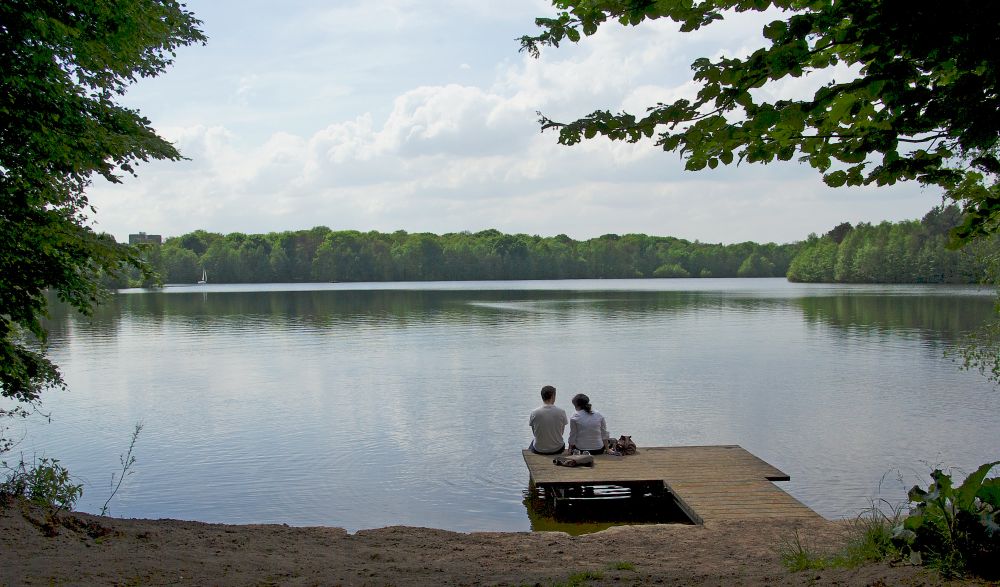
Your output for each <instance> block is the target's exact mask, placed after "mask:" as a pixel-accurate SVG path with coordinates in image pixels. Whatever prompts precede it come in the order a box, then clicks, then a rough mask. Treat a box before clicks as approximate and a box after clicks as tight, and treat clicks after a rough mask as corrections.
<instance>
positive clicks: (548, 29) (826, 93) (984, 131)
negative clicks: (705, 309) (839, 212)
mask: <svg viewBox="0 0 1000 587" xmlns="http://www.w3.org/2000/svg"><path fill="white" fill-rule="evenodd" d="M553 5H554V6H555V7H556V8H557V9H558V10H559V11H560V12H559V13H558V15H557V16H556V17H554V18H538V19H536V21H535V22H536V24H537V25H538V26H539V27H540V28H541V32H540V33H539V34H537V35H535V36H530V35H526V36H524V37H522V38H521V49H522V51H526V52H528V53H529V54H531V55H533V56H536V57H537V56H539V55H540V51H541V48H542V47H544V46H550V47H558V46H559V44H560V43H561V42H562V41H564V40H568V41H571V42H574V43H575V42H579V41H580V40H581V38H582V36H589V35H593V34H594V33H596V32H597V30H598V29H599V28H600V27H601V26H604V25H606V24H608V23H610V22H613V21H617V22H618V23H620V24H621V25H631V26H635V25H638V24H640V23H642V22H643V21H647V20H656V19H668V20H672V21H674V22H676V23H678V24H679V25H680V31H681V32H682V33H684V32H691V31H694V30H697V29H700V28H702V27H705V26H709V25H711V24H712V23H713V22H715V21H720V20H723V19H724V18H726V17H732V16H733V15H734V14H735V13H741V12H751V11H756V12H764V11H767V10H773V9H777V10H779V11H780V12H778V13H777V14H779V15H780V18H778V19H776V20H774V21H772V22H770V23H769V24H767V25H766V26H765V27H764V28H763V37H764V39H763V42H764V44H765V46H763V47H760V48H758V49H756V50H755V51H753V52H752V53H751V54H750V55H749V56H747V57H745V58H731V57H721V58H719V59H716V60H712V59H708V58H704V57H703V58H699V59H697V60H696V61H695V62H694V63H693V65H692V68H693V70H694V80H695V81H696V82H698V84H699V86H700V89H699V91H698V94H697V97H696V98H695V99H694V100H687V99H680V100H676V101H674V102H672V103H669V104H665V103H659V104H656V105H653V106H651V107H649V108H648V110H647V112H646V114H645V115H644V116H636V115H634V114H630V113H627V112H620V113H617V114H613V113H611V112H610V111H608V110H597V111H595V112H593V113H591V114H589V115H587V116H585V117H583V118H580V119H578V120H575V121H571V122H556V121H553V120H551V119H549V118H547V117H545V116H542V118H541V121H540V122H541V126H542V129H543V130H544V129H557V130H558V131H559V142H560V143H562V144H565V145H573V144H576V143H578V142H580V141H581V140H583V139H585V138H588V139H589V138H592V137H594V136H597V135H603V136H606V137H608V138H610V139H613V140H624V141H628V142H636V141H639V140H641V139H643V138H650V137H654V136H655V137H656V142H657V145H658V146H659V147H661V148H663V149H664V150H666V151H678V152H680V153H681V155H682V156H683V157H684V158H685V159H686V168H687V169H689V170H700V169H704V168H705V167H709V168H712V169H714V168H716V167H717V166H718V165H719V164H720V163H722V164H724V165H729V164H731V163H733V162H734V161H738V162H741V161H746V162H749V163H768V162H771V161H774V160H782V161H787V160H790V159H792V158H793V157H795V156H799V158H800V160H802V161H804V162H807V163H808V164H809V165H810V166H812V167H813V168H815V169H817V170H818V171H820V172H821V173H822V174H823V179H824V181H825V182H826V183H827V184H828V185H830V186H833V187H839V186H843V185H850V186H858V185H869V184H875V185H880V186H882V185H892V184H894V183H896V182H899V181H906V180H916V181H918V182H920V183H922V184H924V185H934V186H939V187H941V188H943V189H944V190H945V192H946V193H947V195H948V196H949V197H951V198H952V199H954V200H955V201H957V202H960V203H962V204H963V212H965V214H966V216H965V223H964V224H963V225H962V226H960V227H958V228H957V229H956V231H955V232H954V237H955V241H956V243H964V242H965V241H967V240H969V239H971V238H973V237H976V236H978V235H982V234H989V233H992V232H994V231H995V230H996V228H997V224H998V222H1000V185H998V183H997V180H998V177H1000V160H998V141H1000V115H998V112H1000V63H998V62H997V60H996V59H995V56H994V55H995V51H996V46H997V45H998V44H1000V4H997V3H992V2H979V1H976V0H957V1H954V2H937V3H930V2H919V3H912V2H902V1H901V0H888V1H886V0H882V1H877V0H836V1H835V0H813V1H809V2H806V1H803V0H762V1H748V0H705V1H702V2H696V3H692V2H685V1H682V0H602V1H600V2H595V1H593V0H553ZM834 66H846V67H848V68H849V71H851V72H854V73H853V74H851V75H850V76H849V77H848V79H846V80H843V81H830V82H829V83H826V84H824V85H822V87H820V88H819V89H817V90H815V92H814V93H813V95H812V96H811V97H810V98H808V99H795V98H793V97H791V96H789V97H783V98H779V99H775V100H770V101H769V100H767V99H765V98H764V96H765V95H766V94H765V92H763V91H760V90H761V89H762V88H765V87H767V88H768V89H770V90H773V91H776V92H779V93H780V92H781V90H782V88H781V87H779V86H777V82H781V81H784V80H787V79H789V78H799V77H803V76H808V75H810V74H814V73H816V72H821V71H823V70H829V69H830V68H833V67H834Z"/></svg>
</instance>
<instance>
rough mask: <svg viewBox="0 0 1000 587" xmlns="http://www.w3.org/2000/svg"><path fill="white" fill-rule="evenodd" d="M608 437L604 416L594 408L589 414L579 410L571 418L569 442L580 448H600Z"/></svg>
mask: <svg viewBox="0 0 1000 587" xmlns="http://www.w3.org/2000/svg"><path fill="white" fill-rule="evenodd" d="M607 439H608V426H607V424H605V422H604V416H602V415H601V413H600V412H598V411H597V410H594V411H593V412H592V413H590V414H588V413H587V412H586V411H584V410H577V411H576V413H575V414H573V417H572V418H570V419H569V444H570V446H575V447H576V448H578V449H580V450H600V449H602V448H604V441H605V440H607Z"/></svg>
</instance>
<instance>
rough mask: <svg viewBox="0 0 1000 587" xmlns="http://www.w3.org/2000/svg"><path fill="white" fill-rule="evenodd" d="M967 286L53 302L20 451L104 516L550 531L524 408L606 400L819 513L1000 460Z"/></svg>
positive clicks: (382, 289)
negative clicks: (969, 351)
mask: <svg viewBox="0 0 1000 587" xmlns="http://www.w3.org/2000/svg"><path fill="white" fill-rule="evenodd" d="M993 302H994V298H993V293H992V292H991V291H990V290H985V289H983V290H981V289H977V288H974V287H955V286H843V285H807V284H791V283H787V282H785V281H784V280H779V279H701V280H696V279H690V280H688V279H685V280H599V281H545V282H461V283H409V284H276V285H264V286H261V285H253V286H222V285H208V286H190V287H168V288H165V289H163V290H159V291H144V290H128V291H124V292H122V293H121V294H120V295H117V296H115V297H114V298H113V299H112V300H111V301H110V302H109V303H108V304H107V305H105V306H104V307H102V308H101V309H99V310H98V312H97V313H96V314H95V315H94V316H93V317H90V318H87V317H82V316H78V315H75V314H73V313H72V312H70V311H69V310H67V309H66V308H65V307H63V306H59V305H57V306H55V307H54V308H53V311H52V315H51V318H50V320H49V321H48V324H47V326H48V327H49V329H50V333H51V334H50V344H51V355H52V357H53V358H54V359H55V361H56V362H57V363H58V364H59V365H60V366H61V368H62V369H63V372H64V375H65V378H66V380H67V383H68V384H69V391H65V392H61V391H53V392H49V393H48V394H47V395H46V396H45V409H46V410H47V411H49V412H51V413H52V422H51V423H44V422H42V421H41V420H39V419H34V420H32V421H30V422H28V424H27V425H26V426H25V428H24V430H23V434H24V435H25V437H24V440H23V441H22V443H21V445H20V446H19V448H18V450H19V451H21V452H22V453H24V454H25V455H27V456H29V457H30V456H31V455H36V456H43V455H45V456H56V457H58V458H59V459H60V460H61V462H62V463H63V464H65V465H66V466H67V467H68V468H70V470H71V471H73V473H74V474H75V475H76V476H77V478H78V480H79V481H80V482H83V483H84V484H85V492H84V496H83V499H82V500H81V501H80V503H79V506H78V507H79V508H80V509H83V510H85V511H99V510H100V507H101V505H102V504H103V503H104V500H105V499H107V496H108V494H109V493H110V479H111V475H112V474H113V473H114V472H115V471H116V470H117V469H120V464H119V455H120V454H121V453H122V452H124V451H125V449H126V448H127V446H128V440H129V436H130V433H131V431H132V429H133V427H134V425H135V423H136V422H137V421H140V420H141V421H142V422H143V423H144V426H145V427H144V429H143V431H142V434H141V435H140V437H139V441H138V444H137V446H136V457H137V463H136V466H135V469H134V474H133V475H130V476H129V477H128V478H127V479H126V481H125V484H124V486H123V488H122V490H121V492H120V493H119V495H118V496H116V498H115V500H114V501H113V502H112V505H111V507H112V514H114V515H118V516H124V517H146V518H182V519H196V520H203V521H211V522H227V523H258V522H261V523H264V522H274V523H288V524H291V525H332V526H343V527H346V528H348V529H350V530H356V529H360V528H370V527H378V526H384V525H390V524H407V525H417V526H430V527H438V528H447V529H454V530H463V531H469V530H527V529H530V528H536V529H540V527H548V526H547V524H549V522H547V521H545V520H541V519H536V518H535V517H533V514H532V512H531V511H530V509H529V508H527V507H526V503H527V498H526V493H525V491H526V487H527V486H528V477H527V469H526V467H525V465H524V463H523V461H522V460H521V456H520V450H521V449H522V448H524V447H525V446H526V445H527V444H528V442H529V441H530V429H529V428H528V425H527V415H528V412H529V411H530V410H531V409H532V408H534V407H535V406H536V405H537V404H539V403H540V400H539V397H538V390H539V389H540V388H541V386H542V385H545V384H552V385H555V386H556V387H557V388H558V389H559V401H558V404H559V405H561V406H562V407H563V408H565V409H567V411H569V409H570V406H569V399H570V398H571V397H572V395H573V394H575V393H578V392H584V393H587V394H588V395H590V397H591V399H592V402H593V404H594V407H595V408H596V409H597V410H599V411H600V412H602V413H603V414H604V415H605V417H606V419H607V421H608V426H609V430H610V432H611V434H612V435H615V436H617V435H619V434H631V435H632V436H633V438H634V439H635V440H636V441H637V442H638V443H639V445H640V446H643V445H645V446H655V445H686V444H739V445H742V446H743V447H744V448H746V449H747V450H749V451H751V452H752V453H754V454H756V455H758V456H759V457H761V458H763V459H764V460H766V461H768V462H770V463H772V464H773V465H775V466H777V467H778V468H780V469H782V470H783V471H785V472H786V473H788V474H789V475H790V476H791V481H790V482H786V483H781V484H779V486H781V487H783V488H785V489H786V490H787V491H789V492H790V493H791V494H792V495H794V496H795V497H797V498H798V499H799V500H801V501H803V502H804V503H805V504H806V505H808V506H810V507H812V508H813V509H815V510H817V511H818V512H820V513H821V514H823V515H825V516H827V517H831V518H839V517H851V516H853V515H855V514H857V512H858V511H859V510H860V509H861V508H863V507H865V506H867V505H868V503H869V500H870V499H871V498H872V497H885V498H888V499H890V500H895V501H899V500H902V499H903V498H904V497H905V489H906V488H907V487H908V486H909V485H912V484H913V483H915V482H918V481H919V482H921V483H924V482H925V479H926V478H927V477H926V474H927V473H928V472H929V471H930V470H931V469H932V468H933V467H934V466H942V465H943V466H954V467H957V468H958V469H959V470H960V471H961V470H965V471H969V470H973V469H974V468H975V467H976V466H978V465H979V464H981V463H983V462H986V461H988V460H996V459H997V458H1000V434H997V432H996V431H997V430H998V429H1000V391H997V390H995V389H994V388H993V387H992V385H991V384H989V382H987V381H986V380H985V379H983V378H982V377H981V376H980V375H978V374H977V373H973V372H967V371H962V370H961V369H959V366H958V365H957V364H956V362H955V361H954V360H953V359H952V358H950V357H949V356H946V353H948V352H949V351H952V350H953V349H954V348H955V345H956V344H957V343H958V342H959V341H960V340H961V339H962V337H963V335H964V334H965V333H966V332H968V331H970V330H972V329H974V328H975V327H977V326H978V325H979V324H981V323H982V322H983V320H985V319H986V318H988V317H989V316H991V315H992V312H993Z"/></svg>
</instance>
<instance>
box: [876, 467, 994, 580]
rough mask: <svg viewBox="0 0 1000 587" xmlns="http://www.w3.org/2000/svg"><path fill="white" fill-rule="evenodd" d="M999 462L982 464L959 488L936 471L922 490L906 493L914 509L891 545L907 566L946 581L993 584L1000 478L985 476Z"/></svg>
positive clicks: (897, 528) (948, 477)
mask: <svg viewBox="0 0 1000 587" xmlns="http://www.w3.org/2000/svg"><path fill="white" fill-rule="evenodd" d="M998 464H1000V461H996V462H993V463H986V464H985V465H983V466H981V467H979V469H977V470H976V471H975V472H974V473H972V474H971V475H969V476H968V477H967V478H966V479H965V481H964V482H962V484H961V485H960V486H958V487H957V488H956V487H954V486H953V484H952V480H951V476H950V475H948V474H946V473H942V472H941V470H940V469H937V470H935V471H934V472H933V473H931V478H932V479H933V480H934V482H933V483H931V484H930V486H929V487H928V488H927V490H926V491H925V490H923V489H921V488H920V487H918V486H914V487H913V488H912V489H910V491H909V494H908V497H909V499H910V501H911V502H912V503H914V504H916V505H915V506H914V507H913V509H912V510H911V511H910V515H909V516H908V517H907V518H906V519H905V520H903V523H902V524H900V525H898V526H897V527H896V529H895V530H894V540H895V542H896V543H897V544H898V545H899V546H900V548H901V550H902V551H903V553H904V554H906V553H909V554H910V557H911V560H915V561H920V562H923V563H924V564H926V565H928V566H931V567H934V568H936V569H938V571H939V572H941V574H942V575H944V576H946V577H953V576H959V575H962V574H964V573H966V572H970V573H973V574H976V575H980V576H983V577H985V578H996V577H998V576H1000V569H998V568H997V565H996V561H997V560H1000V524H998V521H1000V517H998V516H1000V478H991V479H987V478H986V475H987V474H988V473H989V472H990V470H991V469H992V468H993V467H995V466H996V465H998Z"/></svg>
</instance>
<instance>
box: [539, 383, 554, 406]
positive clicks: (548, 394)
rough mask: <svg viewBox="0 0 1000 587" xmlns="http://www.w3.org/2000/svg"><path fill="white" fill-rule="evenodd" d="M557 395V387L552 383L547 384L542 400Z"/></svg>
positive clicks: (544, 400) (548, 399) (543, 390)
mask: <svg viewBox="0 0 1000 587" xmlns="http://www.w3.org/2000/svg"><path fill="white" fill-rule="evenodd" d="M555 396H556V388H554V387H552V386H551V385H546V386H545V387H543V388H542V401H543V402H547V401H550V400H552V398H554V397H555Z"/></svg>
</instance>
